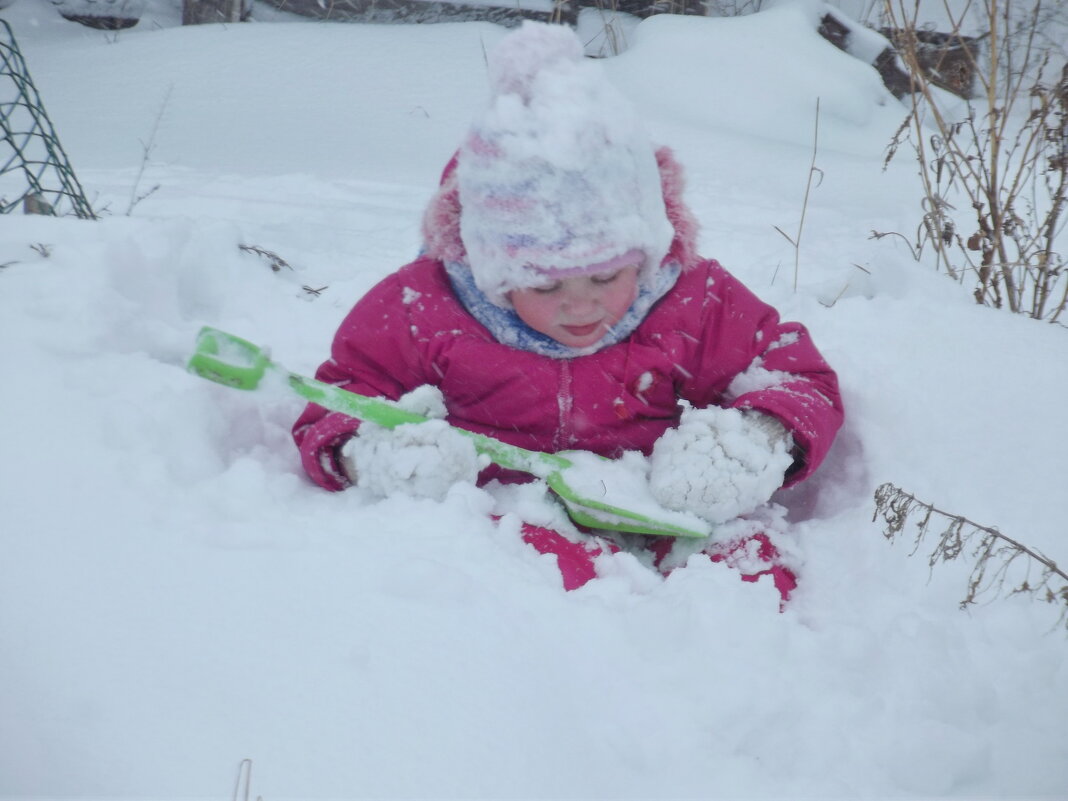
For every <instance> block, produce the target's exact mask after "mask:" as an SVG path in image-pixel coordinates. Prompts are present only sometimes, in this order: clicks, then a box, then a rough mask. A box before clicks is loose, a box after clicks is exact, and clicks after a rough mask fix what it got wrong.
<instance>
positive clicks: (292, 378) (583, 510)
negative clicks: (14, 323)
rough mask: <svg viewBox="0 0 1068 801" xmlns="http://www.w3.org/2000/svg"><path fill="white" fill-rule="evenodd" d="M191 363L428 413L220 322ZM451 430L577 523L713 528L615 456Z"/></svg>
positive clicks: (400, 412)
mask: <svg viewBox="0 0 1068 801" xmlns="http://www.w3.org/2000/svg"><path fill="white" fill-rule="evenodd" d="M189 370H190V371H191V372H193V373H195V374H196V375H199V376H200V377H202V378H206V379H208V380H210V381H215V382H216V383H219V384H224V385H226V386H229V387H235V388H237V389H256V388H257V387H259V386H260V385H261V382H262V381H263V379H264V377H265V376H267V375H268V374H272V375H277V376H280V377H281V378H282V379H283V381H284V382H285V383H286V384H287V385H288V387H289V388H290V389H292V390H293V391H294V392H296V394H297V395H299V396H300V397H302V398H304V399H305V400H308V401H311V402H312V403H317V404H318V405H320V406H322V407H323V408H326V409H330V410H331V411H335V412H340V413H342V414H345V415H348V416H349V417H354V418H356V419H358V420H367V421H369V422H372V423H375V424H377V425H380V426H382V427H383V428H396V427H397V426H399V425H404V424H405V423H424V422H426V421H427V418H426V417H424V416H422V415H420V414H416V413H414V412H410V411H408V410H407V409H402V408H401V407H399V406H398V405H397V404H396V403H394V402H392V401H387V400H384V399H382V398H369V397H366V396H364V395H358V394H357V393H355V392H349V391H348V390H345V389H342V388H341V387H336V386H334V385H332V384H325V383H323V382H322V381H317V380H315V379H314V378H307V377H305V376H301V375H297V374H295V373H291V372H289V371H288V370H286V369H285V368H284V367H282V366H281V365H279V364H276V363H275V362H272V361H271V360H270V358H269V357H268V356H267V354H266V352H265V351H264V349H263V348H260V347H258V346H256V345H253V344H252V343H251V342H247V341H246V340H244V339H241V338H240V337H236V336H234V335H233V334H228V333H226V332H225V331H220V330H219V329H217V328H211V327H207V326H205V327H204V328H202V329H201V331H200V333H199V334H198V335H197V341H196V350H195V352H194V353H193V356H192V357H191V358H190V359H189ZM454 430H456V431H459V432H460V433H461V434H464V435H465V436H468V437H470V438H471V439H472V441H473V442H474V444H475V450H476V451H478V453H480V454H484V455H485V456H487V457H489V459H490V460H491V461H492V462H494V463H496V464H498V465H500V466H501V467H505V468H508V469H510V470H520V471H523V472H526V473H531V474H532V475H535V476H537V477H538V478H541V479H544V481H545V483H546V484H548V486H549V488H550V489H552V491H553V492H554V493H556V495H558V496H559V497H560V500H561V501H563V503H564V506H565V507H566V508H567V511H568V514H569V515H570V517H571V519H572V520H574V521H575V522H576V523H578V524H580V525H583V526H588V527H590V528H598V529H610V530H613V531H626V532H631V533H635V534H652V535H655V536H662V537H691V538H699V537H707V536H708V535H709V534H710V533H711V529H710V527H709V525H708V523H706V522H705V521H704V520H701V519H700V518H699V517H697V516H695V515H691V514H686V513H684V512H676V511H672V510H669V509H664V508H663V507H662V506H660V505H658V504H657V503H656V502H655V501H654V500H653V499H652V497H651V495H650V494H649V488H648V486H646V484H645V481H644V479H643V478H640V477H636V476H635V475H634V474H633V472H632V471H629V470H625V469H622V466H621V465H620V464H619V463H618V462H615V461H613V460H611V459H604V458H602V457H600V456H596V455H594V454H591V453H588V452H585V451H566V452H565V454H566V455H565V454H555V453H541V452H539V451H531V450H527V449H526V448H520V447H518V446H516V445H509V444H507V443H505V442H501V441H500V440H496V439H493V438H492V437H487V436H485V435H483V434H476V433H474V432H471V431H466V430H464V429H462V428H454Z"/></svg>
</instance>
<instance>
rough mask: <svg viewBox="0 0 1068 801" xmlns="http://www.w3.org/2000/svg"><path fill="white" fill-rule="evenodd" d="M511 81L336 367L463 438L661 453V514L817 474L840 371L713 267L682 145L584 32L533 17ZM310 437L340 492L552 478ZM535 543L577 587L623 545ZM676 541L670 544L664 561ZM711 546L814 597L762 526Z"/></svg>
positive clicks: (355, 321)
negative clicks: (657, 126) (662, 130)
mask: <svg viewBox="0 0 1068 801" xmlns="http://www.w3.org/2000/svg"><path fill="white" fill-rule="evenodd" d="M489 74H490V80H491V85H492V100H491V103H490V106H489V109H488V110H487V111H486V112H485V114H484V115H483V116H482V118H481V119H480V120H478V121H477V122H476V124H475V125H474V126H473V128H472V129H471V131H470V132H469V134H468V136H467V138H466V140H465V141H464V143H463V144H462V146H461V148H460V150H459V151H458V153H457V154H456V155H455V156H454V157H453V159H452V161H451V162H450V163H449V165H448V166H447V167H446V168H445V172H444V175H443V176H442V180H441V185H440V187H439V189H438V191H437V194H436V195H435V196H434V197H433V198H432V200H431V202H430V204H429V208H428V210H427V212H426V215H425V218H424V222H423V234H424V238H425V248H424V252H423V253H422V255H421V256H420V257H419V258H418V259H416V260H415V261H414V262H412V263H411V264H408V265H407V266H405V267H403V268H401V269H400V270H399V271H398V272H396V273H394V274H392V275H390V276H388V277H387V278H386V279H385V280H383V281H382V282H381V283H380V284H378V285H377V286H376V287H374V288H373V289H371V291H370V292H368V293H367V295H366V296H365V297H364V298H362V299H361V300H360V301H359V302H358V303H357V304H356V306H355V307H354V308H353V309H352V311H351V312H350V313H349V315H348V316H347V317H346V318H345V320H344V322H342V324H341V327H340V329H339V330H338V332H337V335H336V337H335V339H334V343H333V348H332V351H331V358H330V360H329V361H327V362H325V363H324V364H323V365H322V366H321V367H320V368H319V371H318V372H317V374H316V375H317V377H318V378H319V379H320V380H323V381H326V382H329V383H332V384H337V385H340V386H342V387H345V388H347V389H351V390H353V391H355V392H359V393H361V394H365V395H372V396H383V397H387V398H391V399H394V400H397V399H400V398H401V397H402V396H407V398H408V402H409V403H410V404H415V405H417V406H420V411H423V412H424V413H426V412H428V411H432V408H431V407H433V406H435V405H437V406H438V407H439V408H438V414H437V416H441V417H444V418H445V420H447V422H448V423H449V424H451V425H453V426H457V427H460V428H464V429H468V430H470V431H477V432H480V433H483V434H488V435H490V436H492V437H495V438H497V439H500V440H503V441H505V442H509V443H512V444H515V445H520V446H522V447H524V448H529V449H532V450H540V451H560V450H576V449H577V450H588V451H593V452H595V453H598V454H601V455H603V456H608V457H619V456H621V455H622V454H623V453H624V452H627V451H640V452H641V453H642V454H645V455H646V456H647V457H649V478H650V487H651V490H652V492H653V494H654V496H655V497H656V498H657V500H658V501H659V502H660V503H661V504H663V505H664V506H666V507H669V508H672V509H677V510H681V511H689V512H693V513H696V514H698V515H700V516H702V517H704V518H705V519H707V520H709V521H710V522H713V523H723V522H725V521H729V520H732V519H734V518H736V517H738V516H740V515H746V514H749V513H751V512H753V511H754V510H756V509H758V508H759V507H762V506H763V505H764V504H766V503H767V501H768V500H769V498H770V497H771V495H772V493H774V492H775V491H776V490H777V489H778V488H779V487H780V486H788V485H792V484H795V483H797V482H799V481H801V480H802V479H804V478H806V477H808V476H809V475H811V474H812V472H813V471H814V470H815V469H816V467H817V466H818V465H819V464H820V462H821V461H822V459H823V458H824V456H825V455H826V453H827V450H828V449H829V447H830V445H831V441H832V440H833V438H834V436H835V433H836V432H837V430H838V428H839V426H840V425H841V422H842V406H841V401H840V397H839V392H838V384H837V379H836V377H835V374H834V373H833V372H832V370H831V369H830V368H829V367H828V365H827V364H826V363H825V362H824V360H823V358H822V357H821V356H820V354H819V353H818V352H817V350H816V348H815V347H814V346H813V344H812V342H811V340H810V339H809V336H808V333H807V332H806V330H805V329H804V327H802V326H801V325H799V324H797V323H781V322H780V321H779V317H778V314H777V313H776V312H775V310H774V309H772V308H771V307H770V306H767V305H765V304H764V303H762V302H761V301H760V300H758V299H757V298H756V297H755V296H754V295H753V294H752V293H750V292H749V291H748V290H747V289H746V288H745V287H744V286H743V285H742V284H741V283H740V282H739V281H738V280H737V279H735V278H734V277H733V276H731V275H730V274H729V273H728V272H727V271H726V270H724V269H723V268H722V267H721V266H720V265H719V264H718V263H716V262H715V261H712V260H707V259H702V258H701V257H700V256H698V254H697V253H696V250H695V243H696V236H697V225H696V223H695V221H694V219H693V217H692V215H691V213H690V211H689V209H688V208H687V207H686V205H685V204H684V202H683V198H682V174H681V168H680V167H679V165H678V163H677V162H676V161H675V159H674V157H673V155H672V153H671V152H670V151H669V150H668V149H666V148H661V149H658V150H657V149H654V148H653V147H652V145H651V144H650V143H649V141H648V139H647V138H646V135H645V134H644V132H643V130H642V128H641V126H640V123H639V122H638V120H637V116H636V114H635V112H634V110H633V109H632V108H631V106H630V105H629V104H628V102H627V101H626V100H625V99H624V98H623V97H622V95H621V94H620V93H618V92H617V91H616V90H614V88H613V87H612V86H611V85H610V84H608V83H607V82H606V81H605V80H604V79H603V77H602V75H601V71H600V65H598V64H596V63H595V62H592V61H587V60H585V59H584V58H583V55H582V47H581V44H580V43H579V41H578V39H577V38H576V37H575V35H574V34H573V33H572V32H571V31H570V29H568V28H566V27H564V26H555V25H544V24H536V23H530V22H528V23H524V25H523V26H522V27H521V28H520V29H519V30H518V31H515V32H512V33H510V34H508V35H507V36H506V37H505V38H503V39H502V40H501V42H500V44H499V46H498V47H497V48H495V50H494V51H493V52H492V54H491V55H490V58H489ZM428 385H429V386H430V387H433V388H436V390H435V392H440V395H439V396H438V397H437V399H436V400H435V398H434V397H433V394H434V393H433V392H428V390H427V389H425V388H426V387H427V386H428ZM413 391H416V392H415V393H414V395H409V393H413ZM293 433H294V438H295V439H296V442H297V445H298V446H299V448H300V453H301V458H302V460H303V464H304V467H305V469H306V470H307V472H308V474H309V475H310V476H311V477H312V479H313V480H314V481H315V482H317V483H318V484H320V485H321V486H323V487H325V488H327V489H330V490H341V489H344V488H345V487H347V486H349V485H351V484H353V483H359V484H360V485H361V486H367V487H368V488H370V489H371V490H372V491H376V492H378V493H380V494H387V493H388V492H391V491H395V490H397V489H403V490H404V491H406V492H409V493H412V494H424V495H441V494H443V491H444V489H445V488H447V487H448V486H449V485H450V484H451V483H452V482H454V481H458V480H472V481H473V480H476V479H477V480H478V481H479V482H480V483H485V482H487V481H489V480H491V479H498V480H500V481H504V482H507V481H516V480H529V476H526V475H525V474H524V475H522V476H518V475H516V474H510V473H508V471H504V470H502V469H500V468H497V467H494V466H491V467H489V468H486V469H483V470H481V472H479V464H478V462H477V460H476V459H475V457H474V451H473V449H472V448H471V447H470V444H469V443H468V441H467V440H466V438H465V437H463V436H462V435H460V434H458V433H457V432H455V431H451V430H450V429H449V428H448V426H446V425H445V424H444V423H438V424H435V423H434V422H430V423H426V424H421V425H417V426H406V427H404V428H403V429H397V430H394V431H392V432H389V431H384V430H382V429H379V428H377V427H376V426H372V425H370V424H365V425H364V426H363V427H362V428H361V426H360V423H359V422H358V421H356V420H353V419H351V418H348V417H345V416H343V415H341V414H338V413H328V412H327V411H326V410H324V409H322V408H320V407H318V406H315V405H310V406H308V408H307V409H306V410H305V411H304V413H303V415H302V416H301V417H300V419H299V420H298V421H297V423H296V425H295V426H294V430H293ZM458 440H462V441H463V442H462V443H461V442H459V441H458ZM463 443H467V444H466V445H465V444H463ZM405 455H407V456H408V457H410V464H409V466H408V467H407V468H405V469H398V467H397V465H398V464H400V463H401V462H403V460H404V456H405ZM695 466H696V469H695ZM524 538H525V539H526V540H527V542H529V543H531V544H532V545H533V546H534V547H535V548H537V549H538V550H539V551H542V552H550V553H555V554H556V555H557V556H558V561H559V564H560V567H561V572H562V574H563V578H564V584H565V587H567V588H568V589H571V588H574V587H576V586H580V585H581V584H582V583H584V582H585V581H586V580H588V579H589V578H591V577H593V575H594V574H595V571H594V569H593V566H592V557H593V555H595V554H597V553H599V552H600V548H601V547H605V543H604V542H598V543H589V542H587V543H573V542H571V541H569V540H567V539H566V538H564V537H563V536H561V535H560V534H558V533H556V532H553V531H549V530H547V529H541V528H537V527H534V526H526V527H525V528H524ZM670 544H671V540H659V541H657V543H656V544H655V549H656V563H657V564H658V565H659V564H660V563H661V561H662V559H663V556H664V554H665V552H666V550H667V548H668V547H669V546H670ZM608 547H610V548H611V549H612V550H616V547H615V546H608ZM706 552H707V553H708V554H709V556H710V557H711V558H712V559H713V560H714V561H720V560H726V561H727V562H728V563H731V564H734V563H738V564H740V563H742V562H744V561H745V560H744V559H743V558H742V556H741V554H743V552H744V553H746V554H748V555H749V556H750V557H753V558H755V559H757V560H758V561H759V562H766V563H769V564H767V565H763V567H764V568H766V569H763V570H759V571H755V570H751V569H750V570H749V575H748V576H747V577H748V578H749V579H751V580H752V579H754V578H755V576H756V575H759V574H763V573H771V574H772V576H773V578H774V580H775V582H776V586H777V587H778V588H779V591H780V593H781V594H782V595H783V598H784V600H785V599H786V597H788V594H789V591H790V590H791V589H792V588H793V586H794V578H793V576H792V574H791V573H790V572H789V571H788V570H787V569H786V568H785V567H784V566H782V565H781V564H778V563H777V560H778V553H777V552H776V550H775V548H774V547H773V546H772V545H771V543H770V541H768V539H767V538H766V537H763V536H761V535H758V536H757V537H756V538H755V539H753V540H751V541H746V542H731V543H725V544H724V543H720V544H717V545H714V546H710V547H709V548H708V550H707V551H706Z"/></svg>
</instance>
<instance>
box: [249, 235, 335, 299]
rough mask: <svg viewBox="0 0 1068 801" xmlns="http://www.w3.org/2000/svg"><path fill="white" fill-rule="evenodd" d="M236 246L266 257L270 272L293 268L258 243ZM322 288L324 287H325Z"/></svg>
mask: <svg viewBox="0 0 1068 801" xmlns="http://www.w3.org/2000/svg"><path fill="white" fill-rule="evenodd" d="M237 247H238V249H239V250H242V251H244V252H245V253H254V254H255V255H257V256H260V257H261V258H264V259H266V260H267V263H268V264H269V265H270V266H271V271H272V272H276V273H277V272H281V271H282V270H283V269H286V270H292V269H293V266H292V265H291V264H290V263H289V262H288V261H286V260H285V259H283V258H282V257H281V256H279V255H278V254H277V253H275V252H274V251H272V250H267V249H266V248H261V247H260V246H259V245H238V246H237ZM323 288H324V289H325V288H326V287H323Z"/></svg>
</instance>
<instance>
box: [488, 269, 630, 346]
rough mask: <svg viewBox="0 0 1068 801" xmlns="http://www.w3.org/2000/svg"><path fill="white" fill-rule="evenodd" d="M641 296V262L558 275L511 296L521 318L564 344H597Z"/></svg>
mask: <svg viewBox="0 0 1068 801" xmlns="http://www.w3.org/2000/svg"><path fill="white" fill-rule="evenodd" d="M637 296H638V265H633V266H630V267H624V268H622V269H619V270H612V271H610V272H603V273H593V274H591V275H576V276H570V277H567V278H557V279H553V280H551V281H549V282H548V283H546V284H543V285H542V286H536V287H530V288H528V289H515V290H512V292H511V293H510V294H509V295H508V299H509V300H511V301H512V306H514V307H515V312H516V314H518V315H519V319H520V320H522V321H523V322H524V323H526V324H527V325H529V326H530V327H531V328H533V329H534V330H535V331H538V332H540V333H542V334H545V335H546V336H550V337H552V338H553V339H555V340H556V341H557V342H559V343H561V344H562V345H567V346H568V347H572V348H585V347H588V346H590V345H593V344H596V343H597V342H598V341H600V339H601V337H603V336H604V335H605V333H607V331H608V329H609V328H611V327H612V326H613V325H615V324H616V323H618V322H619V320H620V319H621V318H622V317H623V315H624V314H626V313H627V309H629V308H630V306H631V304H632V303H634V299H635V298H636V297H637Z"/></svg>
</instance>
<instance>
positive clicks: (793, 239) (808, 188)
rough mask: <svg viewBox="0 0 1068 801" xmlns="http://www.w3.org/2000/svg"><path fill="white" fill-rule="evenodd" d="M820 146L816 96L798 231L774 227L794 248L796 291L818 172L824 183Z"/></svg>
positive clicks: (818, 108) (819, 181)
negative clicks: (806, 217) (808, 162)
mask: <svg viewBox="0 0 1068 801" xmlns="http://www.w3.org/2000/svg"><path fill="white" fill-rule="evenodd" d="M819 147H820V99H819V98H818V97H817V98H816V121H815V123H814V124H813V131H812V162H811V163H810V164H809V166H808V180H806V181H805V197H804V199H803V200H802V201H801V219H800V220H798V223H797V233H796V234H795V235H794V236H790V235H789V234H788V233H786V232H785V231H784V230H782V229H781V228H780V227H779V226H777V225H773V226H772V227H773V228H774V229H775V230H776V231H778V232H779V233H780V234H782V236H783V238H784V239H786V241H787V242H789V243H790V244H791V245H793V248H794V292H796V291H797V281H798V276H799V275H800V272H801V235H802V234H803V233H804V232H805V215H806V214H808V198H809V195H811V194H812V179H813V178H814V177H815V176H816V175H817V174H818V175H819V180H818V181H817V182H816V186H817V187H819V185H820V184H821V183H823V170H821V169H820V168H819V167H817V166H816V155H817V153H819Z"/></svg>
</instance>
